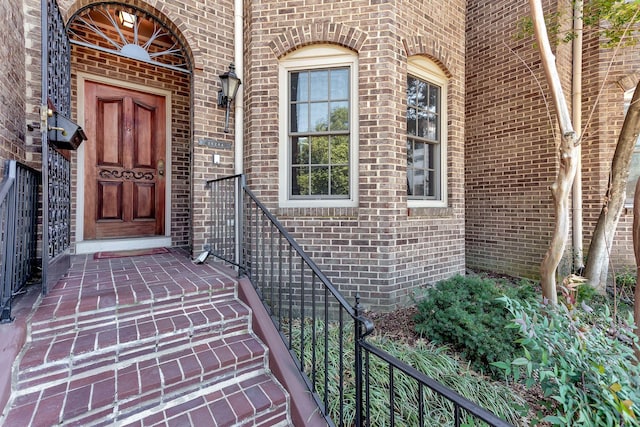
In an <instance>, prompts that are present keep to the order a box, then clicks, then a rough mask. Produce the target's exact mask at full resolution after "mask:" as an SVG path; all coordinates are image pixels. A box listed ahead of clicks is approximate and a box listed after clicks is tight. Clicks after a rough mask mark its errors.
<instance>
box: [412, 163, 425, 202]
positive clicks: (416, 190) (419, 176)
mask: <svg viewBox="0 0 640 427" xmlns="http://www.w3.org/2000/svg"><path fill="white" fill-rule="evenodd" d="M413 195H414V196H418V197H424V170H421V169H414V171H413Z"/></svg>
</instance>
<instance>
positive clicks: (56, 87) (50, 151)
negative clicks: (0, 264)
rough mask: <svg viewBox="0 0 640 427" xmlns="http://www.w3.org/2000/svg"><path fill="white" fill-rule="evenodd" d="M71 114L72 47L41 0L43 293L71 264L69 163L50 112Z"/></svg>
mask: <svg viewBox="0 0 640 427" xmlns="http://www.w3.org/2000/svg"><path fill="white" fill-rule="evenodd" d="M51 109H55V110H56V111H58V112H59V113H60V114H62V115H64V116H66V117H70V116H71V114H70V113H71V48H70V45H69V38H68V36H67V32H66V29H65V25H64V21H63V19H62V14H61V13H60V9H59V7H58V4H57V2H56V0H42V105H41V107H40V118H41V126H40V131H41V135H42V224H43V227H42V292H43V293H46V292H47V290H48V289H49V287H50V286H51V285H53V284H55V283H56V282H57V281H58V280H59V279H60V277H62V275H64V274H65V273H66V272H67V270H68V269H69V266H70V255H69V246H70V243H71V164H70V162H69V159H67V158H66V157H65V156H64V155H63V154H62V153H60V152H59V151H58V150H56V149H55V148H54V147H53V146H52V145H51V144H50V142H49V139H48V136H47V131H48V125H47V119H48V117H49V111H50V110H51Z"/></svg>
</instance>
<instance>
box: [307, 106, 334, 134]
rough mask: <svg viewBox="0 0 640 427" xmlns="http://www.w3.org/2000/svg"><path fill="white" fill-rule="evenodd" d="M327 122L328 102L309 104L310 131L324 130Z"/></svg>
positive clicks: (326, 127)
mask: <svg viewBox="0 0 640 427" xmlns="http://www.w3.org/2000/svg"><path fill="white" fill-rule="evenodd" d="M328 124H329V104H328V103H326V102H317V103H313V104H311V129H309V130H310V131H312V132H326V131H327V130H328Z"/></svg>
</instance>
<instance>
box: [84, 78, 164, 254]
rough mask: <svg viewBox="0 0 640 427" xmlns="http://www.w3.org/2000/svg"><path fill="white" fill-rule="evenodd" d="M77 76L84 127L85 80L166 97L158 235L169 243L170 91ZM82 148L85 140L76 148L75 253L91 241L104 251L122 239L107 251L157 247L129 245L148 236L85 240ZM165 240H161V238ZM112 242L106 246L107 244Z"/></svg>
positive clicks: (119, 81) (112, 80) (108, 79)
mask: <svg viewBox="0 0 640 427" xmlns="http://www.w3.org/2000/svg"><path fill="white" fill-rule="evenodd" d="M77 79H78V98H77V104H78V123H79V124H80V126H82V127H85V126H84V120H85V117H84V108H85V105H84V87H85V83H86V82H87V81H90V82H93V83H100V84H108V85H111V86H116V87H121V88H126V89H132V90H136V91H138V92H143V93H148V94H152V95H158V96H163V97H164V98H165V126H166V129H165V132H166V142H165V144H166V150H165V151H166V152H165V208H164V215H165V217H164V224H165V225H164V226H165V230H164V234H165V236H166V237H160V239H165V240H167V239H168V242H169V243H168V244H166V243H163V244H161V245H159V246H171V105H172V103H171V91H168V90H164V89H158V88H152V87H147V86H144V85H139V84H135V83H129V82H124V81H121V80H115V79H110V78H108V77H103V76H96V75H93V74H88V73H83V72H79V73H78V75H77ZM85 147H86V143H85V144H82V145H80V147H79V148H78V157H77V168H76V171H77V176H76V195H77V200H76V206H77V209H76V242H75V245H76V253H86V252H78V250H79V249H78V248H81V247H86V246H91V244H90V243H93V242H95V243H99V244H100V245H101V246H100V248H101V249H98V250H107V249H104V246H102V245H104V244H107V243H114V244H115V242H120V243H121V244H122V242H127V241H130V242H131V244H130V245H125V246H118V247H117V248H115V249H108V250H124V249H148V248H150V247H151V248H152V247H158V246H149V247H146V246H145V247H140V248H138V247H131V246H136V245H137V244H139V243H138V242H141V241H142V240H145V241H147V240H149V239H142V240H141V239H140V238H132V239H122V240H121V239H117V240H88V241H86V242H85V240H84V156H85V153H84V151H85ZM154 239H155V240H158V239H159V238H158V237H156V238H154ZM163 241H164V240H163ZM110 246H111V245H109V247H110Z"/></svg>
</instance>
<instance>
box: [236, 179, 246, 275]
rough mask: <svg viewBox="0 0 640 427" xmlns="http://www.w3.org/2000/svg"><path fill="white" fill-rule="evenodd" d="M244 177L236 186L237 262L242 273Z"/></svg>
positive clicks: (243, 266)
mask: <svg viewBox="0 0 640 427" xmlns="http://www.w3.org/2000/svg"><path fill="white" fill-rule="evenodd" d="M244 180H245V178H244V175H239V176H238V178H237V186H236V218H235V224H236V261H237V262H238V265H239V266H240V272H242V270H245V267H246V266H245V265H244V253H243V252H244V248H243V245H244V197H243V191H244V185H245V181H244ZM240 272H239V273H240Z"/></svg>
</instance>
